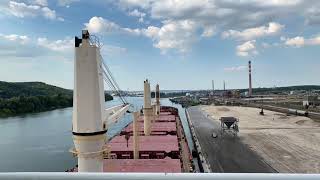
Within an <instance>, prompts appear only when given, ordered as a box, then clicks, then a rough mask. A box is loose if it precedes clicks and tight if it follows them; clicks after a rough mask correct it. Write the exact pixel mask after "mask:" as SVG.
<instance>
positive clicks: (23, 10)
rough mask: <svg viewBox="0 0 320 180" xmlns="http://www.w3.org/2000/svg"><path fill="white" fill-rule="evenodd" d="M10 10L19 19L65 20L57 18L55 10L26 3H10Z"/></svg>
mask: <svg viewBox="0 0 320 180" xmlns="http://www.w3.org/2000/svg"><path fill="white" fill-rule="evenodd" d="M8 10H9V12H10V13H11V14H12V15H14V16H16V17H19V18H25V17H37V16H42V17H44V18H46V19H50V20H60V21H63V18H61V17H58V16H57V14H56V11H55V10H51V9H50V8H48V7H42V6H39V5H28V4H25V3H19V2H15V1H9V9H8Z"/></svg>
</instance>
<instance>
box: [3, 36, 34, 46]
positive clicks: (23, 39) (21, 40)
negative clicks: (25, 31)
mask: <svg viewBox="0 0 320 180" xmlns="http://www.w3.org/2000/svg"><path fill="white" fill-rule="evenodd" d="M0 38H1V39H5V40H9V41H16V42H19V43H20V44H25V43H27V42H28V41H29V40H30V39H29V37H28V36H26V35H17V34H9V35H4V34H0Z"/></svg>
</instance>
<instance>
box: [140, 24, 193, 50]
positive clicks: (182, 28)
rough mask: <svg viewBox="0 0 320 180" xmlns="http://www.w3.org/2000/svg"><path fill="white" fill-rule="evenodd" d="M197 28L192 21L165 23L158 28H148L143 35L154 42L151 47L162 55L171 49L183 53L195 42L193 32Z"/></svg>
mask: <svg viewBox="0 0 320 180" xmlns="http://www.w3.org/2000/svg"><path fill="white" fill-rule="evenodd" d="M197 28H198V25H197V23H196V22H193V21H188V20H183V21H166V22H164V25H163V26H162V27H160V28H158V27H154V26H149V27H148V28H147V29H145V30H144V34H145V35H146V36H147V37H149V38H151V39H152V40H153V41H154V44H153V46H154V47H156V48H159V49H160V50H161V51H162V53H166V52H167V51H168V50H171V49H176V50H178V51H179V52H182V53H185V52H187V51H188V50H189V49H190V46H191V44H192V42H193V41H195V40H196V37H195V33H194V32H195V31H196V30H197Z"/></svg>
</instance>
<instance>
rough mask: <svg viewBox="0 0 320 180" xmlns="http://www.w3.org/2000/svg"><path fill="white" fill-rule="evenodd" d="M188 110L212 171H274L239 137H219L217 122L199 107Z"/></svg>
mask: <svg viewBox="0 0 320 180" xmlns="http://www.w3.org/2000/svg"><path fill="white" fill-rule="evenodd" d="M188 112H189V116H190V119H191V121H192V123H193V126H194V129H195V132H196V135H197V137H198V140H199V142H200V146H201V148H202V151H203V153H204V154H205V156H206V159H207V161H208V163H209V164H210V166H211V170H212V171H213V172H226V173H268V172H276V171H275V170H274V169H273V168H272V167H270V166H269V165H268V164H266V163H265V162H264V161H263V160H262V159H261V158H260V157H259V156H258V155H257V154H256V153H254V152H253V151H252V150H250V148H249V147H248V146H247V145H245V144H243V143H242V142H241V139H240V138H239V137H233V135H230V136H228V135H226V136H224V137H223V138H221V136H220V124H219V122H218V121H213V120H212V119H210V117H208V116H207V115H206V114H204V113H203V112H202V111H201V110H200V109H199V107H190V108H188ZM240 131H241V129H240ZM213 132H216V133H217V134H218V137H217V138H213V137H212V133H213Z"/></svg>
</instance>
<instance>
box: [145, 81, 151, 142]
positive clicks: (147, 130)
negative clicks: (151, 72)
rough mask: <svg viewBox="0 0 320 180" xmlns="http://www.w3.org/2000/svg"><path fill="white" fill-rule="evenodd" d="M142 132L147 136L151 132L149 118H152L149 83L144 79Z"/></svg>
mask: <svg viewBox="0 0 320 180" xmlns="http://www.w3.org/2000/svg"><path fill="white" fill-rule="evenodd" d="M143 115H144V134H145V135H146V136H149V135H150V133H151V127H150V124H151V120H152V107H151V93H150V83H149V81H148V79H147V80H145V81H144V106H143Z"/></svg>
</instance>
